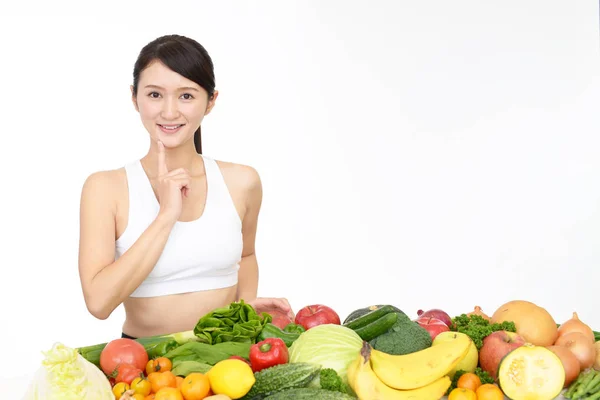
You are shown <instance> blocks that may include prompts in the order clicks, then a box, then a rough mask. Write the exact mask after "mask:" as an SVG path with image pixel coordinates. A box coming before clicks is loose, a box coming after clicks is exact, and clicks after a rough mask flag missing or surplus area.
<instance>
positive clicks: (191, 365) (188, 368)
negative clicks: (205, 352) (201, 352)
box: [171, 361, 212, 377]
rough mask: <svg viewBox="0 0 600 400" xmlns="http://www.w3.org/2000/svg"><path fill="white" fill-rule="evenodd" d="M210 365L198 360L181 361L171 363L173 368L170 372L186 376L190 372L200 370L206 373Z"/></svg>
mask: <svg viewBox="0 0 600 400" xmlns="http://www.w3.org/2000/svg"><path fill="white" fill-rule="evenodd" d="M211 367H212V366H211V365H208V364H204V363H201V362H198V361H181V362H175V363H173V369H172V370H171V372H173V374H175V375H177V376H183V377H186V376H188V375H189V374H191V373H192V372H200V373H202V374H206V373H207V372H208V371H209V370H210V369H211Z"/></svg>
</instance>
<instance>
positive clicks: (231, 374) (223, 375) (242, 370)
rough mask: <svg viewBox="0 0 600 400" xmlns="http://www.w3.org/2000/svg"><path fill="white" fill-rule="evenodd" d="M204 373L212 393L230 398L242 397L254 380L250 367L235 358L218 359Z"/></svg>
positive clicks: (233, 399) (234, 399)
mask: <svg viewBox="0 0 600 400" xmlns="http://www.w3.org/2000/svg"><path fill="white" fill-rule="evenodd" d="M206 375H207V376H208V380H209V381H210V387H211V389H212V391H213V393H214V394H224V395H226V396H229V397H230V398H231V399H232V400H236V399H239V398H241V397H244V396H245V395H246V394H247V393H248V392H249V391H250V388H252V385H254V382H256V378H255V377H254V373H253V372H252V368H250V366H249V365H248V364H246V363H245V362H243V361H241V360H236V359H226V360H222V361H219V362H218V363H216V364H215V365H214V366H213V367H212V368H211V369H210V371H208V373H207V374H206Z"/></svg>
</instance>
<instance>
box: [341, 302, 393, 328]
mask: <svg viewBox="0 0 600 400" xmlns="http://www.w3.org/2000/svg"><path fill="white" fill-rule="evenodd" d="M392 312H395V307H392V306H389V305H387V306H383V307H379V308H377V309H375V310H373V311H369V312H368V313H366V314H363V315H361V316H360V317H357V318H355V319H353V320H351V321H348V322H346V323H344V326H345V327H347V328H350V329H354V330H357V329H358V328H363V327H365V326H367V325H369V324H371V323H373V322H375V321H377V320H379V319H380V318H381V317H383V316H384V315H387V314H390V313H392ZM396 319H397V316H396Z"/></svg>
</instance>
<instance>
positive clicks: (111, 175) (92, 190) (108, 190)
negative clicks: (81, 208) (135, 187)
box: [81, 168, 127, 201]
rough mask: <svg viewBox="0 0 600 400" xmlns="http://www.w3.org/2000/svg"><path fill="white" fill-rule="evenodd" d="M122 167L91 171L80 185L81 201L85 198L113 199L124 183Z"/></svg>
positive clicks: (124, 176)
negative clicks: (81, 185)
mask: <svg viewBox="0 0 600 400" xmlns="http://www.w3.org/2000/svg"><path fill="white" fill-rule="evenodd" d="M126 182H127V181H126V175H125V169H124V168H118V169H113V170H102V171H96V172H92V173H91V174H90V175H88V177H87V178H86V179H85V181H84V183H83V187H82V193H81V196H82V201H84V199H86V198H90V197H93V198H101V199H103V200H107V199H109V198H112V199H115V198H116V196H115V195H116V194H117V193H119V192H120V191H121V190H122V188H123V186H124V185H126V184H127V183H126Z"/></svg>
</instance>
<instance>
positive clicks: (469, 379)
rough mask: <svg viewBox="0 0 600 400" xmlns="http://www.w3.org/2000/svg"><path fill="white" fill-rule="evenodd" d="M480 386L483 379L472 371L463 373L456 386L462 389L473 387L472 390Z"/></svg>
mask: <svg viewBox="0 0 600 400" xmlns="http://www.w3.org/2000/svg"><path fill="white" fill-rule="evenodd" d="M479 386H481V379H479V377H478V376H477V375H475V374H474V373H472V372H467V373H466V374H463V375H461V377H460V378H458V382H456V387H457V388H460V389H471V390H472V391H476V390H477V388H478V387H479Z"/></svg>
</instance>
